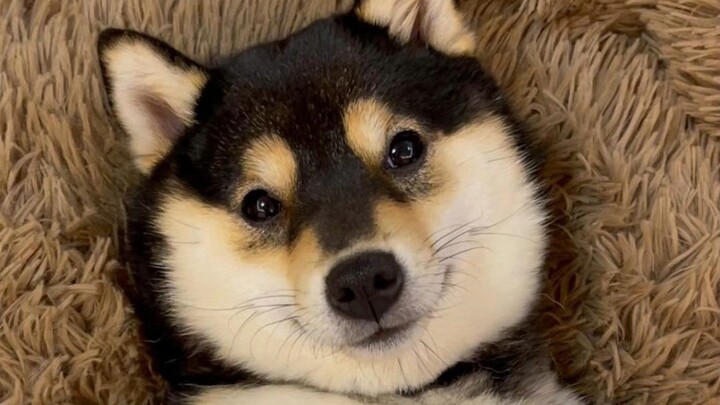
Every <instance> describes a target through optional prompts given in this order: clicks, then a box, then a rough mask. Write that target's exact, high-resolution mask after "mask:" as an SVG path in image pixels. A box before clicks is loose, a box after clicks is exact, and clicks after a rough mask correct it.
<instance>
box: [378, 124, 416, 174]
mask: <svg viewBox="0 0 720 405" xmlns="http://www.w3.org/2000/svg"><path fill="white" fill-rule="evenodd" d="M424 151H425V145H424V144H423V142H422V139H420V135H419V134H418V133H417V132H415V131H402V132H400V133H398V134H397V135H395V137H394V138H393V139H392V141H391V142H390V148H389V149H388V153H387V160H386V165H387V167H388V168H390V169H398V168H400V167H404V166H408V165H410V164H413V163H415V162H417V161H418V159H420V157H422V154H423V152H424Z"/></svg>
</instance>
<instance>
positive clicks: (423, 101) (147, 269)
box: [99, 14, 537, 392]
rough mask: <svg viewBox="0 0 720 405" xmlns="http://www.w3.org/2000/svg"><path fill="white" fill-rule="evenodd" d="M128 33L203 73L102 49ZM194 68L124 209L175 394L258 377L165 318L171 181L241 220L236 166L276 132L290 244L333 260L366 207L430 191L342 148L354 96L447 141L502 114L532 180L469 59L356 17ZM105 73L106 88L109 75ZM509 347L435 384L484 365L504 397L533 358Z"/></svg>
mask: <svg viewBox="0 0 720 405" xmlns="http://www.w3.org/2000/svg"><path fill="white" fill-rule="evenodd" d="M124 35H130V36H133V37H135V38H138V39H140V40H143V41H146V42H148V43H151V44H152V45H153V46H155V47H156V48H157V49H158V50H159V51H161V53H162V54H163V55H165V56H166V57H167V58H168V60H171V61H173V62H175V63H177V64H179V65H180V66H195V67H198V68H200V65H199V64H197V63H195V62H193V61H191V60H190V59H188V58H186V57H184V56H182V55H180V54H179V53H178V52H177V51H174V50H173V49H172V48H171V47H170V46H168V45H166V44H164V43H162V42H160V41H157V40H155V39H151V38H149V37H146V36H144V35H142V34H139V33H135V32H130V31H119V30H108V31H105V32H104V33H103V34H102V35H101V36H100V39H99V49H100V51H101V52H102V50H103V49H104V48H106V47H107V46H108V45H110V44H112V43H113V41H116V40H118V39H119V38H121V37H122V36H124ZM202 69H205V71H206V72H208V73H209V75H210V79H209V81H208V82H207V84H206V85H205V88H204V89H203V91H202V94H201V96H200V99H199V101H198V106H197V110H196V118H197V121H198V124H197V125H194V126H193V127H191V128H189V129H188V130H187V131H186V133H185V134H184V135H183V136H182V137H181V139H180V140H179V141H178V142H177V143H176V144H175V146H174V148H173V150H172V151H171V152H170V154H169V155H168V156H167V157H166V158H165V159H163V160H162V161H161V162H160V163H159V164H158V166H157V167H156V168H155V169H154V170H153V172H152V173H151V174H150V175H149V177H148V178H147V179H145V181H144V183H143V184H142V185H141V187H140V188H139V190H138V192H137V193H136V194H135V195H134V196H133V197H132V198H131V199H130V201H129V203H128V218H129V220H128V223H127V237H128V240H127V258H128V265H129V268H130V269H131V270H130V277H129V280H130V282H129V283H128V285H127V287H126V288H125V289H126V292H127V294H128V296H129V297H130V299H131V301H132V303H133V305H134V308H135V310H136V313H137V316H138V317H139V318H140V321H141V324H142V326H143V333H144V336H145V338H146V340H147V342H148V344H149V347H150V350H151V353H152V355H153V357H154V359H155V361H156V367H157V370H158V371H159V372H160V374H161V375H162V376H163V377H164V378H165V379H167V380H168V382H169V383H170V384H171V387H172V389H173V391H175V392H178V391H181V390H182V389H183V387H189V386H194V385H208V384H226V383H248V382H250V383H252V382H255V381H257V377H255V376H253V375H252V374H251V373H248V372H247V371H246V370H242V369H238V368H235V367H231V366H229V365H226V364H223V363H222V362H221V361H219V360H217V359H214V358H213V357H212V355H211V353H212V350H211V348H210V347H209V346H208V345H207V343H206V342H204V341H202V340H201V339H199V338H197V337H193V336H188V335H181V331H180V330H178V329H177V327H176V326H175V325H174V323H173V322H172V320H171V319H169V316H168V315H167V314H166V313H165V312H164V310H165V308H163V301H164V300H165V297H164V296H163V292H162V290H161V286H162V284H163V280H164V277H165V274H164V272H165V270H164V269H162V268H160V267H157V266H156V265H154V263H156V262H157V260H156V259H157V258H158V257H161V256H162V254H163V250H164V249H166V245H165V243H166V242H165V241H164V240H163V239H162V237H160V236H159V233H158V231H157V230H156V229H154V228H153V226H152V225H151V223H152V219H153V216H154V215H155V214H156V207H157V205H158V198H159V196H161V195H162V194H163V192H165V191H166V190H167V188H168V187H169V185H168V184H169V183H168V181H169V180H171V179H172V180H174V181H177V182H179V183H181V184H183V185H184V186H185V187H186V188H187V189H189V190H191V191H192V192H193V193H194V194H196V196H197V197H198V198H200V199H202V200H203V201H205V202H207V203H209V204H212V205H215V206H218V207H222V208H224V209H228V210H231V211H234V212H238V215H239V210H238V207H235V206H233V205H232V204H231V201H232V198H231V197H232V195H233V192H234V190H235V189H236V185H237V184H239V183H241V182H242V180H243V176H244V174H243V173H242V172H241V171H240V169H239V167H240V165H239V164H238V156H240V154H241V151H243V150H244V148H246V147H247V145H248V144H249V143H250V142H251V141H252V140H253V139H254V138H255V137H257V136H260V135H264V134H267V133H269V132H272V133H275V134H278V135H279V136H282V137H283V138H284V139H285V140H286V141H287V143H288V144H289V145H290V148H291V149H292V150H293V152H294V153H295V154H296V156H295V157H296V160H297V161H298V163H299V173H300V178H299V184H298V193H297V200H298V204H297V206H296V207H293V212H292V218H291V219H290V221H291V225H290V226H289V229H290V231H289V232H288V234H287V238H288V240H289V241H288V242H290V243H292V240H293V239H294V238H295V237H296V236H297V234H298V231H299V230H300V229H303V228H304V227H312V228H313V229H314V230H315V231H316V233H317V234H318V235H319V239H320V243H321V244H322V247H323V248H324V249H326V250H328V251H337V250H340V249H342V248H343V247H345V246H347V245H348V244H349V243H350V242H351V241H352V240H354V239H356V238H358V237H360V236H362V235H364V234H367V233H369V232H371V231H372V230H373V227H374V224H373V222H372V215H371V207H372V206H373V201H374V200H375V199H377V198H379V197H388V198H392V199H395V200H397V201H406V200H408V199H412V198H417V197H418V196H419V195H421V194H424V193H427V192H430V191H431V188H432V184H431V183H430V182H427V181H423V179H422V178H421V179H419V180H418V179H415V181H416V182H417V183H418V184H422V185H423V186H422V187H405V188H403V187H397V186H396V185H395V183H394V182H393V181H390V179H387V178H386V176H387V175H386V174H383V173H372V172H370V171H368V169H366V168H365V166H364V165H363V164H361V163H360V161H359V160H358V158H357V157H355V155H354V154H353V153H352V152H351V150H350V148H349V147H348V146H347V145H346V144H345V138H344V134H343V129H342V128H343V125H342V116H341V114H342V111H343V109H344V107H345V106H347V105H348V103H350V102H352V101H353V100H357V99H359V98H364V97H367V98H374V99H378V100H381V101H383V102H384V103H385V104H386V105H387V106H389V108H391V109H392V110H393V111H394V112H397V113H399V114H403V115H406V116H409V117H412V118H414V119H416V120H418V121H419V122H420V124H421V125H422V126H423V127H425V128H426V129H429V130H432V131H439V132H442V133H451V132H453V131H454V130H456V129H458V128H460V127H461V126H462V125H464V124H466V123H468V122H469V121H471V120H473V119H475V118H478V117H481V116H483V115H491V114H494V115H500V116H504V117H507V120H508V123H510V125H511V126H512V128H513V134H514V135H515V142H516V144H517V147H518V148H519V149H521V150H523V151H525V152H526V153H525V156H526V161H525V163H526V164H527V166H528V171H529V172H531V173H532V172H534V169H535V168H536V167H537V164H535V162H534V160H533V159H534V157H535V156H536V155H535V154H534V153H533V152H532V147H531V146H530V144H529V143H528V142H527V139H526V138H525V136H524V132H523V131H522V130H521V128H519V127H518V126H517V124H516V122H515V121H514V120H513V119H512V118H511V115H510V114H509V107H508V106H507V104H506V103H505V101H504V100H503V98H502V96H501V94H500V92H499V90H498V88H497V86H496V85H495V84H494V82H493V81H492V79H491V78H490V77H489V76H488V75H486V74H485V73H484V72H483V70H482V69H481V68H480V66H479V65H478V62H477V61H476V60H475V59H473V58H469V57H452V58H451V57H447V56H445V55H442V54H440V53H438V52H436V51H434V50H432V49H429V48H427V47H424V46H421V45H418V44H415V45H410V46H399V45H398V44H397V43H396V42H395V41H394V40H393V39H391V38H389V36H388V34H387V32H386V30H385V29H382V28H379V27H375V26H372V25H369V24H366V23H364V22H362V21H360V20H359V19H358V18H356V17H355V16H354V15H352V14H348V15H343V16H339V17H333V18H329V19H325V20H321V21H319V22H317V23H315V24H313V25H311V26H309V27H308V28H306V29H304V30H302V31H301V32H299V33H297V34H295V35H293V36H291V37H290V38H288V39H285V40H282V41H277V42H273V43H268V44H263V45H260V46H256V47H254V48H251V49H248V50H246V51H244V52H241V53H239V54H238V55H236V56H233V57H231V58H228V59H227V60H226V61H225V62H224V63H222V64H221V65H219V66H217V67H215V68H204V67H203V68H202ZM103 72H104V77H105V83H106V85H108V86H109V85H110V84H109V82H108V80H107V76H106V69H105V68H104V67H103ZM319 145H320V146H321V147H318V146H319ZM318 179H319V180H318ZM347 213H352V215H346V214H347ZM513 341H514V340H510V341H508V343H507V344H505V343H503V342H500V343H498V344H495V345H493V346H492V347H488V348H479V351H478V355H477V356H476V357H475V358H473V359H468V361H467V362H465V363H461V364H458V365H456V366H454V367H453V368H451V369H450V370H448V371H447V372H446V373H445V374H443V376H442V377H441V378H440V379H439V380H438V381H437V383H436V384H440V385H442V384H446V383H451V382H453V381H456V380H457V379H458V378H461V377H462V376H464V375H465V374H467V373H469V372H474V371H478V370H480V369H482V370H486V371H488V372H489V373H490V374H491V375H492V376H493V377H492V380H493V381H494V384H496V389H497V390H498V392H503V391H507V390H508V389H509V388H504V387H505V386H506V385H507V384H513V381H514V380H513V379H512V378H511V377H512V375H513V373H515V372H516V371H515V369H514V368H513V367H514V365H515V364H517V360H518V356H525V355H526V354H528V353H526V349H528V348H526V347H524V346H522V345H515V344H513V343H512V342H513ZM529 354H533V355H534V353H529ZM508 370H509V371H508ZM520 371H522V370H520ZM508 373H509V374H508Z"/></svg>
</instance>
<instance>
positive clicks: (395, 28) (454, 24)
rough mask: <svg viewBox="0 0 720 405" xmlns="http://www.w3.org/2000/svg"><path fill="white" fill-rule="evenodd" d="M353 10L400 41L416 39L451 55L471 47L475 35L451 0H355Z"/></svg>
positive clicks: (470, 51) (461, 53)
mask: <svg viewBox="0 0 720 405" xmlns="http://www.w3.org/2000/svg"><path fill="white" fill-rule="evenodd" d="M355 13H356V14H357V15H358V17H360V19H362V20H364V21H365V22H368V23H370V24H374V25H379V26H382V27H386V28H387V29H388V32H389V33H390V35H391V36H393V37H394V38H395V39H396V40H398V41H399V42H400V43H402V44H405V43H408V42H410V41H413V40H419V41H421V42H423V43H425V44H427V45H429V46H430V47H432V48H434V49H435V50H437V51H439V52H443V53H445V54H447V55H451V56H457V55H469V54H472V52H473V51H474V50H475V36H474V35H473V33H472V31H470V30H469V29H468V27H467V25H466V24H465V21H464V19H463V16H462V14H461V13H460V12H459V11H458V10H457V8H456V7H455V3H454V0H358V1H357V2H356V4H355Z"/></svg>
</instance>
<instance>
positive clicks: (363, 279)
mask: <svg viewBox="0 0 720 405" xmlns="http://www.w3.org/2000/svg"><path fill="white" fill-rule="evenodd" d="M404 281H405V280H404V276H403V272H402V269H401V268H400V264H399V263H398V262H397V260H395V256H393V255H392V254H390V253H386V252H364V253H360V254H357V255H354V256H351V257H349V258H346V259H344V260H342V261H341V262H339V263H337V264H336V265H335V267H334V268H333V269H332V270H331V271H330V274H328V276H327V278H326V279H325V286H326V294H327V298H328V301H329V302H330V306H332V307H333V308H334V309H335V310H336V311H338V312H340V313H341V314H343V315H345V316H348V317H350V318H354V319H367V320H374V321H380V318H381V317H382V316H383V314H385V313H386V312H387V311H388V310H389V309H390V307H392V305H393V304H394V303H395V302H396V301H397V300H398V297H399V296H400V292H401V291H402V288H403V284H404Z"/></svg>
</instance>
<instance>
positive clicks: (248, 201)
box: [242, 190, 280, 222]
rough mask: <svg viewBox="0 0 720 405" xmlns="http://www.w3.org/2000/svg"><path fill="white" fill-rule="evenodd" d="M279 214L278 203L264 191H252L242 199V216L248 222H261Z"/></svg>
mask: <svg viewBox="0 0 720 405" xmlns="http://www.w3.org/2000/svg"><path fill="white" fill-rule="evenodd" d="M279 213H280V201H278V200H276V199H274V198H272V197H271V196H270V194H268V192H267V191H265V190H253V191H251V192H249V193H247V195H246V196H245V198H243V201H242V214H243V216H244V217H245V219H247V220H248V221H251V222H263V221H267V220H269V219H270V218H272V217H274V216H276V215H277V214H279Z"/></svg>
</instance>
